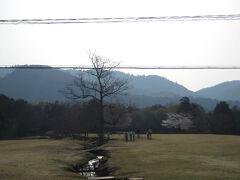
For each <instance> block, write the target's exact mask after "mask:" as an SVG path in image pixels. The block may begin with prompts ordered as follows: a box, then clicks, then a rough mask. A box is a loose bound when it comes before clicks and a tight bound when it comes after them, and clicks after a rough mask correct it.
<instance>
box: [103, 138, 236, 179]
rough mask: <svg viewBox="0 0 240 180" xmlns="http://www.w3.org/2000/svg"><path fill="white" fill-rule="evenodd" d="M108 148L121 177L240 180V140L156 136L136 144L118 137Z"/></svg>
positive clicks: (143, 139)
mask: <svg viewBox="0 0 240 180" xmlns="http://www.w3.org/2000/svg"><path fill="white" fill-rule="evenodd" d="M114 138H116V140H112V141H111V142H110V143H108V144H107V145H106V146H105V148H106V149H107V150H109V151H110V156H111V158H110V159H109V162H108V163H109V166H110V168H111V169H113V170H115V171H113V175H116V176H119V177H144V179H146V180H159V179H163V180H169V179H172V180H173V179H174V180H193V179H194V180H195V179H204V180H213V179H214V180H215V179H222V180H223V179H224V180H226V179H236V180H237V179H240V136H224V135H179V134H176V135H153V139H152V140H146V137H145V136H143V137H141V139H140V140H136V142H127V143H126V142H124V140H123V135H122V136H117V135H116V136H115V137H114Z"/></svg>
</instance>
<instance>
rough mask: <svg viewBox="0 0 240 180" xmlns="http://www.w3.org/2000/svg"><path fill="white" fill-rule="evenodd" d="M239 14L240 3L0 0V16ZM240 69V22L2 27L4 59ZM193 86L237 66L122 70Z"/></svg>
mask: <svg viewBox="0 0 240 180" xmlns="http://www.w3.org/2000/svg"><path fill="white" fill-rule="evenodd" d="M209 14H213V15H215V14H240V1H239V0H162V1H161V0H156V1H153V0H145V1H140V0H131V1H129V0H0V19H24V18H26V19H30V18H89V17H135V16H165V15H167V16H174V15H209ZM88 50H94V51H96V52H97V53H98V54H99V55H103V56H105V57H108V58H110V59H112V60H115V61H121V62H122V65H135V66H137V65H146V66H151V65H159V66H164V65H169V66H178V65H179V66H198V65H204V66H205V65H206V66H207V65H210V66H214V65H216V66H225V65H227V66H233V65H234V66H240V21H188V22H183V21H178V22H151V23H150V22H149V23H113V24H67V25H66V24H65V25H63V24H61V25H0V64H1V65H15V64H48V65H84V64H89V62H88V58H87V51H88ZM125 72H130V73H134V74H146V75H148V74H156V75H160V76H164V77H166V78H168V79H169V80H172V81H174V82H178V83H179V84H182V85H184V86H185V87H187V88H189V89H190V90H194V91H195V90H198V89H200V88H203V87H208V86H212V85H215V84H217V83H220V82H223V81H229V80H240V70H151V71H150V70H134V71H133V70H125Z"/></svg>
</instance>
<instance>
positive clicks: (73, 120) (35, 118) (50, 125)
mask: <svg viewBox="0 0 240 180" xmlns="http://www.w3.org/2000/svg"><path fill="white" fill-rule="evenodd" d="M99 116H101V107H99V103H98V101H96V100H89V101H87V102H82V103H59V102H57V101H56V102H54V103H50V102H40V103H37V104H30V103H28V102H27V101H25V100H21V99H18V100H14V99H11V98H9V97H7V96H5V95H2V94H1V95H0V137H1V138H18V137H24V136H36V135H48V134H50V135H52V136H56V137H66V136H74V135H75V134H78V135H79V134H85V133H98V128H99V127H100V126H101V124H99V121H98V119H99ZM104 120H105V128H104V131H105V132H117V131H127V130H140V132H141V133H145V132H146V131H147V130H148V129H152V131H153V133H213V134H240V110H239V109H238V108H237V107H233V108H230V107H229V105H228V104H227V103H226V102H224V101H222V102H219V103H218V104H217V105H216V107H215V109H214V110H213V111H211V112H205V111H204V109H203V108H202V107H201V106H200V105H198V104H195V103H191V102H189V99H188V98H187V97H183V98H182V99H181V101H180V103H179V104H175V105H171V106H168V107H165V106H162V105H155V106H152V107H148V108H144V109H138V108H135V107H126V106H124V105H121V104H106V105H105V107H104Z"/></svg>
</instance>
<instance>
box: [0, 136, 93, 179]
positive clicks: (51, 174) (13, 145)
mask: <svg viewBox="0 0 240 180" xmlns="http://www.w3.org/2000/svg"><path fill="white" fill-rule="evenodd" d="M82 145H83V142H81V141H77V140H76V141H75V140H70V139H64V140H49V139H37V140H7V141H5V140H3V141H0V179H1V180H5V179H6V180H13V179H14V180H16V179H17V180H50V179H58V180H65V179H66V180H73V179H79V178H81V177H80V175H78V174H76V173H74V172H71V171H69V170H67V168H69V167H70V166H72V165H74V164H76V163H79V162H81V161H86V159H87V158H89V157H88V156H90V155H89V154H88V153H85V152H83V151H81V150H80V149H81V148H82Z"/></svg>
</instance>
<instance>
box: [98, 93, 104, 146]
mask: <svg viewBox="0 0 240 180" xmlns="http://www.w3.org/2000/svg"><path fill="white" fill-rule="evenodd" d="M99 105H100V112H99V113H100V119H99V131H98V138H99V144H103V142H104V106H103V99H102V98H101V99H100V104H99Z"/></svg>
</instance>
